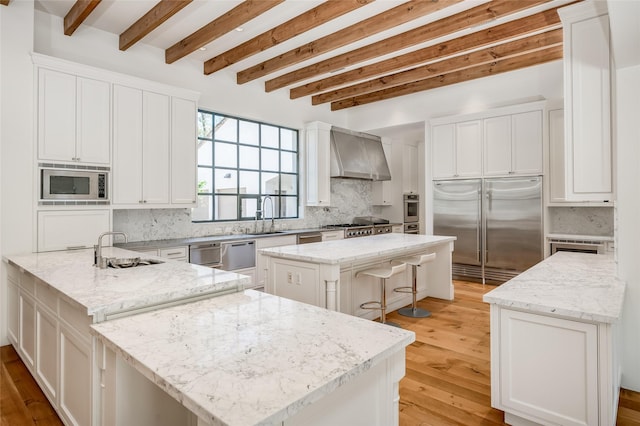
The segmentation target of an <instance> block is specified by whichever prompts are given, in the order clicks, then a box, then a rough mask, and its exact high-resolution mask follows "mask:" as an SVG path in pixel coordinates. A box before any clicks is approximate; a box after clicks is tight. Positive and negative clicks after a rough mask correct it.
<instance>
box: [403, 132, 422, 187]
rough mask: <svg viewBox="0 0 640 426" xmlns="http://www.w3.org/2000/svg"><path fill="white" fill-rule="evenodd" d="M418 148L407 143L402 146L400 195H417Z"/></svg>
mask: <svg viewBox="0 0 640 426" xmlns="http://www.w3.org/2000/svg"><path fill="white" fill-rule="evenodd" d="M418 158H419V157H418V147H417V146H415V145H411V144H409V143H404V144H403V145H402V193H403V194H417V193H418V191H419V188H418Z"/></svg>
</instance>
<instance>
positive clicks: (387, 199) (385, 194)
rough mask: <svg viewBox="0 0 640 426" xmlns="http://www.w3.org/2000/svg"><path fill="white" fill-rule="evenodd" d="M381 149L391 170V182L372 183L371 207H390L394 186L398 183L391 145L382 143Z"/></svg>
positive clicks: (395, 192)
mask: <svg viewBox="0 0 640 426" xmlns="http://www.w3.org/2000/svg"><path fill="white" fill-rule="evenodd" d="M382 149H383V150H384V156H385V157H386V158H387V163H389V167H390V168H391V180H383V181H377V182H373V194H372V198H373V205H374V206H390V205H392V204H393V197H394V195H396V194H397V191H394V186H395V184H396V183H397V182H398V176H397V175H396V174H395V173H394V170H393V159H394V157H393V145H392V144H391V143H389V142H383V143H382Z"/></svg>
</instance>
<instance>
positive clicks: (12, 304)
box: [7, 279, 20, 345]
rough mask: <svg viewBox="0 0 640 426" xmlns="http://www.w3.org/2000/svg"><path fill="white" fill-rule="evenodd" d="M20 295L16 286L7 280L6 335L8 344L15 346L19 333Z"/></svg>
mask: <svg viewBox="0 0 640 426" xmlns="http://www.w3.org/2000/svg"><path fill="white" fill-rule="evenodd" d="M19 327H20V293H19V290H18V285H17V284H16V283H14V282H12V281H11V279H8V280H7V335H8V337H9V342H11V343H13V344H14V345H17V342H18V333H19V332H20V328H19Z"/></svg>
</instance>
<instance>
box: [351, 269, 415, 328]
mask: <svg viewBox="0 0 640 426" xmlns="http://www.w3.org/2000/svg"><path fill="white" fill-rule="evenodd" d="M406 268H407V265H406V264H405V263H397V262H396V264H393V265H392V264H389V266H381V267H378V268H371V269H364V270H362V271H358V272H356V278H358V277H359V276H361V275H368V276H370V277H375V278H380V300H379V301H378V300H373V301H370V302H364V303H362V304H361V305H360V309H378V310H380V322H381V323H382V324H388V325H392V326H395V327H400V325H398V324H395V323H392V322H387V294H386V287H387V278H390V277H392V276H393V275H395V274H399V273H400V272H403V271H404V270H405V269H406Z"/></svg>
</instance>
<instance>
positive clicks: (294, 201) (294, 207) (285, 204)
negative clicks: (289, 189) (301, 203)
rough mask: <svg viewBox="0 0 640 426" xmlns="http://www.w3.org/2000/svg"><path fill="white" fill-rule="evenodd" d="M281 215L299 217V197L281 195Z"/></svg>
mask: <svg viewBox="0 0 640 426" xmlns="http://www.w3.org/2000/svg"><path fill="white" fill-rule="evenodd" d="M280 217H298V197H280Z"/></svg>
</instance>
